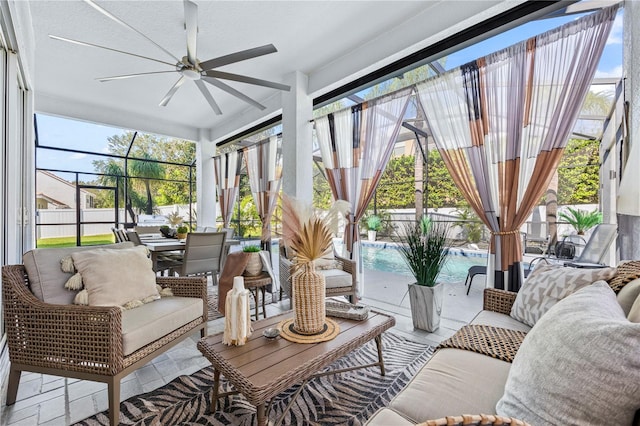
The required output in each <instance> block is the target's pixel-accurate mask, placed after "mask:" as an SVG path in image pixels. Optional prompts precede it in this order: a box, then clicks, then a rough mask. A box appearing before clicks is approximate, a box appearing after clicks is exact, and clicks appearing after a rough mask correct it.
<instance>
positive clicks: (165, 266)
mask: <svg viewBox="0 0 640 426" xmlns="http://www.w3.org/2000/svg"><path fill="white" fill-rule="evenodd" d="M127 238H128V241H131V242H132V243H133V244H134V245H136V246H141V245H144V243H143V242H142V240H141V239H140V235H138V233H137V232H136V231H127ZM181 262H182V254H178V253H171V254H169V253H161V254H159V255H158V261H157V262H156V268H155V272H160V273H161V274H164V272H165V271H166V272H167V273H169V271H170V270H171V269H173V268H176V267H178V266H180V263H181Z"/></svg>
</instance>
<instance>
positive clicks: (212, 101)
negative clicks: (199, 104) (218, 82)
mask: <svg viewBox="0 0 640 426" xmlns="http://www.w3.org/2000/svg"><path fill="white" fill-rule="evenodd" d="M194 81H195V83H196V86H198V89H200V91H201V92H202V95H203V96H204V97H205V99H206V100H207V102H209V105H211V108H212V109H213V112H215V113H216V115H222V110H221V109H220V107H219V106H218V104H217V103H216V101H215V99H213V96H211V93H209V91H208V90H207V88H206V86H205V85H204V83H203V82H202V80H194Z"/></svg>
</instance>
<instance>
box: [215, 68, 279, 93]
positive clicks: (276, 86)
mask: <svg viewBox="0 0 640 426" xmlns="http://www.w3.org/2000/svg"><path fill="white" fill-rule="evenodd" d="M205 73H206V74H207V76H208V77H213V78H221V79H223V80H233V81H238V82H240V83H247V84H255V85H257V86H264V87H270V88H272V89H278V90H284V91H286V92H288V91H289V90H291V87H290V86H287V85H286V84H280V83H275V82H273V81H267V80H260V79H259V78H253V77H247V76H244V75H239V74H232V73H229V72H224V71H217V70H209V71H205Z"/></svg>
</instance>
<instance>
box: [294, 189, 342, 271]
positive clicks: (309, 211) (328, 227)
mask: <svg viewBox="0 0 640 426" xmlns="http://www.w3.org/2000/svg"><path fill="white" fill-rule="evenodd" d="M349 209H350V204H349V203H348V202H347V201H344V200H338V201H336V202H334V203H333V205H332V206H331V208H330V209H329V211H328V212H326V213H325V214H320V213H319V212H317V211H315V210H314V209H313V207H312V206H311V205H310V204H305V203H304V202H302V201H300V200H297V199H295V198H293V197H289V196H287V195H283V196H282V223H283V224H284V230H283V236H282V237H283V240H284V243H285V245H286V246H287V248H288V249H290V250H293V252H294V253H295V256H294V266H293V271H294V272H295V271H297V270H298V269H299V268H301V267H302V266H303V265H305V264H307V263H309V262H313V261H314V260H316V259H320V258H322V257H324V256H326V255H327V254H330V253H332V251H333V235H335V234H337V232H338V226H339V224H340V219H343V218H344V217H345V215H346V214H347V213H348V212H349Z"/></svg>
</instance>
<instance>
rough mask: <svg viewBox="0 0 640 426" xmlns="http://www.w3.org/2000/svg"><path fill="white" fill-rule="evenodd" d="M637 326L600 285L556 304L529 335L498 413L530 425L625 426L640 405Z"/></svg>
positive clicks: (639, 332) (638, 328) (639, 343)
mask: <svg viewBox="0 0 640 426" xmlns="http://www.w3.org/2000/svg"><path fill="white" fill-rule="evenodd" d="M639 353H640V324H634V323H632V322H629V321H628V320H627V319H626V318H625V317H624V313H623V312H622V309H621V308H620V305H618V302H617V301H616V297H615V293H614V292H613V291H612V290H611V288H610V287H609V286H608V285H607V283H606V282H604V281H600V282H597V283H594V284H593V285H590V286H587V287H584V288H582V289H581V290H579V291H577V292H576V293H574V294H573V295H571V296H569V297H567V298H566V299H564V300H561V301H560V302H558V304H556V305H555V306H554V307H553V308H551V309H550V310H549V312H547V314H546V315H545V316H543V317H542V318H541V319H540V321H539V322H538V323H537V324H536V325H535V327H533V328H532V329H531V331H529V333H528V334H527V337H526V338H525V339H524V341H523V342H522V345H521V346H520V349H519V350H518V353H517V354H516V356H515V359H514V360H513V364H512V366H511V369H510V370H509V375H508V377H507V382H506V384H505V392H504V395H503V396H502V398H501V399H500V400H499V401H498V404H497V406H496V412H497V414H499V415H501V416H510V417H515V418H518V419H521V420H523V421H525V422H528V423H529V424H532V425H546V424H554V425H568V424H575V425H631V424H632V422H633V417H634V413H635V412H636V410H637V409H638V408H640V357H639V356H638V354H639Z"/></svg>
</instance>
